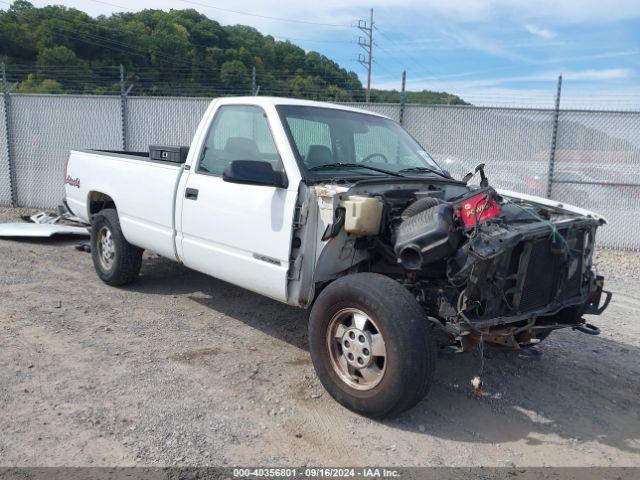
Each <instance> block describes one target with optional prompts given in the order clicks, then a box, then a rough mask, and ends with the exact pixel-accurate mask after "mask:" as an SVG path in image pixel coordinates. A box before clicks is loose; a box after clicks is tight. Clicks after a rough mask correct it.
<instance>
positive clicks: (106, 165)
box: [65, 150, 180, 258]
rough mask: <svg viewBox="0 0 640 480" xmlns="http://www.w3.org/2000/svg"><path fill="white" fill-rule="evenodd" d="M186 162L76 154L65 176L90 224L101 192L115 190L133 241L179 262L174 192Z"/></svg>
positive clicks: (73, 203)
mask: <svg viewBox="0 0 640 480" xmlns="http://www.w3.org/2000/svg"><path fill="white" fill-rule="evenodd" d="M179 172H180V164H178V163H174V162H171V161H162V160H152V159H150V158H149V153H148V152H122V151H104V150H72V151H71V153H70V156H69V161H68V164H67V172H66V174H65V184H66V185H65V187H66V194H67V195H66V197H67V198H66V199H67V203H68V205H69V208H70V209H71V211H72V212H73V213H74V214H76V215H77V216H79V217H80V218H82V219H83V220H85V221H87V222H90V216H91V214H92V213H93V212H91V209H90V208H91V201H92V199H94V198H95V194H96V192H109V196H110V198H111V200H112V201H113V203H114V204H115V208H116V209H117V211H118V216H119V218H120V224H121V226H122V231H123V233H124V235H125V237H126V238H127V240H128V241H129V242H130V243H132V244H134V245H136V246H139V247H141V248H146V249H149V250H152V251H154V252H157V253H159V254H160V255H163V256H166V257H169V258H175V247H174V240H173V227H174V204H175V202H174V194H175V188H176V182H177V181H178V177H179Z"/></svg>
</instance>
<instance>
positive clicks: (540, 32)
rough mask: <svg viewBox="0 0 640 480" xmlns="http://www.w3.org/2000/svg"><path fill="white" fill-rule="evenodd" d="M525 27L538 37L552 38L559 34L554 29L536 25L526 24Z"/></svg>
mask: <svg viewBox="0 0 640 480" xmlns="http://www.w3.org/2000/svg"><path fill="white" fill-rule="evenodd" d="M524 28H525V29H526V30H527V32H529V33H530V34H531V35H535V36H536V37H540V38H544V39H545V40H551V39H552V38H555V37H557V36H558V34H557V33H556V32H554V31H552V30H549V29H546V28H540V27H536V26H535V25H531V24H528V25H525V26H524Z"/></svg>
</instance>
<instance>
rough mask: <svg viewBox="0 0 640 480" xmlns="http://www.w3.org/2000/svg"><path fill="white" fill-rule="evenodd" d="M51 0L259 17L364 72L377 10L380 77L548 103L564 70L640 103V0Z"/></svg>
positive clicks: (482, 96) (585, 96)
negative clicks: (364, 33) (364, 32)
mask: <svg viewBox="0 0 640 480" xmlns="http://www.w3.org/2000/svg"><path fill="white" fill-rule="evenodd" d="M32 3H34V4H35V5H37V6H42V5H46V4H49V3H52V2H51V1H39V0H35V1H33V2H32ZM55 3H57V4H64V5H67V6H73V7H76V8H79V9H82V10H84V11H86V12H88V13H90V14H92V15H98V14H108V13H111V12H114V11H123V10H127V11H132V10H140V9H143V8H162V9H170V8H195V9H197V10H199V11H200V12H202V13H204V14H205V15H207V16H209V17H210V18H213V19H215V20H217V21H219V22H221V23H223V24H236V23H240V24H245V25H251V26H253V27H255V28H257V29H258V30H260V31H261V32H263V33H265V34H271V35H274V36H275V37H277V38H278V39H290V40H291V41H292V42H293V43H296V44H298V45H300V46H301V47H303V48H305V49H307V50H316V51H319V52H321V53H323V54H325V55H327V56H329V57H330V58H332V59H334V60H336V61H337V62H338V63H339V64H340V65H342V66H343V67H344V68H347V69H349V70H353V71H355V72H357V73H358V74H359V75H360V78H361V79H362V80H363V82H364V80H365V78H366V76H365V70H364V69H363V67H361V66H360V65H359V64H358V63H357V61H356V59H357V57H358V53H361V51H362V50H361V49H360V47H359V46H358V45H357V39H358V36H359V35H360V33H359V32H358V30H357V28H355V27H354V25H355V24H356V23H357V21H358V19H368V15H369V8H374V23H375V25H376V27H377V28H376V30H375V32H374V36H375V46H374V59H375V63H374V68H373V86H374V87H378V88H398V89H399V88H400V78H401V72H402V70H403V69H406V70H407V87H408V89H409V90H421V89H423V88H424V89H430V90H438V91H448V92H452V93H455V94H458V95H461V96H462V97H463V98H465V99H469V100H472V101H473V102H474V103H483V104H496V105H504V104H513V105H529V106H549V105H551V104H552V103H553V96H554V93H555V83H556V79H557V76H558V74H559V73H562V74H563V79H564V83H563V105H564V106H567V107H568V106H578V107H579V106H589V107H596V108H597V107H602V108H611V107H620V108H640V82H639V76H638V75H639V70H640V0H609V1H608V2H604V1H602V0H600V1H596V0H529V1H521V0H484V1H480V0H404V1H403V2H397V1H391V0H370V1H366V2H365V1H364V0H351V1H348V2H345V1H344V0H323V1H322V2H309V1H306V2H305V1H302V0H280V1H275V0H263V1H256V0H253V1H252V0H137V1H136V2H130V1H128V2H125V1H124V0H57V1H55ZM231 10H233V11H231ZM234 11H235V12H234ZM238 12H244V13H245V14H242V13H238ZM247 14H250V15H247ZM266 17H278V18H280V19H289V20H293V21H283V20H276V19H273V18H266ZM303 22H310V23H303ZM319 24H329V25H319Z"/></svg>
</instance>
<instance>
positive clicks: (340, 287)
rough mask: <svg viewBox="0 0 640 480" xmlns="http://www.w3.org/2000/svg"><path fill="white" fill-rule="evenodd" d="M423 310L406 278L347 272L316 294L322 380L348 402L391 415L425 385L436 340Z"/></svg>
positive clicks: (314, 352) (313, 320)
mask: <svg viewBox="0 0 640 480" xmlns="http://www.w3.org/2000/svg"><path fill="white" fill-rule="evenodd" d="M427 322H428V321H427V319H426V316H425V315H424V312H423V311H422V308H421V307H420V306H419V305H418V302H417V301H416V300H415V299H414V298H413V296H412V295H411V294H410V293H409V291H407V290H406V289H405V288H404V287H403V286H401V285H400V284H399V283H397V282H396V281H394V280H392V279H390V278H388V277H385V276H383V275H378V274H373V273H357V274H354V275H348V276H345V277H342V278H340V279H338V280H336V281H334V282H333V283H331V284H330V285H329V286H328V287H327V288H325V289H324V290H323V291H322V293H321V294H320V295H319V296H318V299H317V300H316V302H315V304H314V306H313V308H312V310H311V316H310V319H309V346H310V351H311V358H312V360H313V364H314V367H315V369H316V372H317V373H318V377H319V378H320V381H321V382H322V384H323V385H324V387H325V388H326V390H327V391H328V392H329V394H331V396H332V397H333V398H334V399H335V400H337V401H338V402H339V403H341V404H342V405H344V406H345V407H347V408H349V409H351V410H353V411H356V412H358V413H361V414H363V415H367V416H371V417H378V418H381V417H388V416H392V415H397V414H399V413H400V412H402V411H404V410H407V409H409V408H411V407H413V406H414V405H415V404H416V403H418V402H419V401H420V400H421V399H422V398H423V397H424V396H425V395H426V393H427V392H428V390H429V387H430V385H431V382H432V379H433V373H434V369H435V359H436V357H435V354H436V352H435V344H434V341H433V338H432V335H431V329H430V328H429V326H428V324H427Z"/></svg>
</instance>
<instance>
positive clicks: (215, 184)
mask: <svg viewBox="0 0 640 480" xmlns="http://www.w3.org/2000/svg"><path fill="white" fill-rule="evenodd" d="M234 160H254V161H256V160H257V161H266V162H270V163H271V164H272V166H273V168H274V170H276V171H281V172H283V173H284V167H283V164H282V161H281V157H280V154H279V152H278V149H277V147H276V144H275V142H274V139H273V136H272V133H271V129H270V127H269V121H268V118H267V115H266V113H265V111H264V110H263V109H262V108H261V107H258V106H254V105H229V104H227V105H221V106H219V107H218V109H217V111H216V113H215V115H214V117H213V121H212V123H211V127H210V129H209V132H208V134H207V136H206V139H205V141H204V148H203V151H202V153H201V155H200V158H199V159H198V160H197V162H196V163H195V164H194V166H193V167H192V170H191V171H190V172H189V173H188V177H187V179H186V183H185V189H184V195H185V197H184V198H183V199H182V231H181V233H180V234H179V241H180V242H181V245H182V257H183V262H184V264H185V265H186V266H187V267H190V268H193V269H194V270H198V271H201V272H203V273H206V274H208V275H211V276H213V277H216V278H219V279H221V280H225V281H227V282H230V283H233V284H236V285H239V286H241V287H243V288H246V289H249V290H252V291H254V292H257V293H260V294H263V295H266V296H269V297H271V298H274V299H277V300H280V301H286V300H287V289H286V287H287V274H288V269H289V256H290V249H291V234H292V224H293V215H294V210H295V203H296V199H297V186H296V185H293V186H289V187H287V188H277V187H274V186H264V185H247V184H239V183H231V182H227V181H225V180H223V178H222V173H223V171H224V169H225V167H226V166H227V165H228V164H229V163H230V162H232V161H234Z"/></svg>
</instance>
